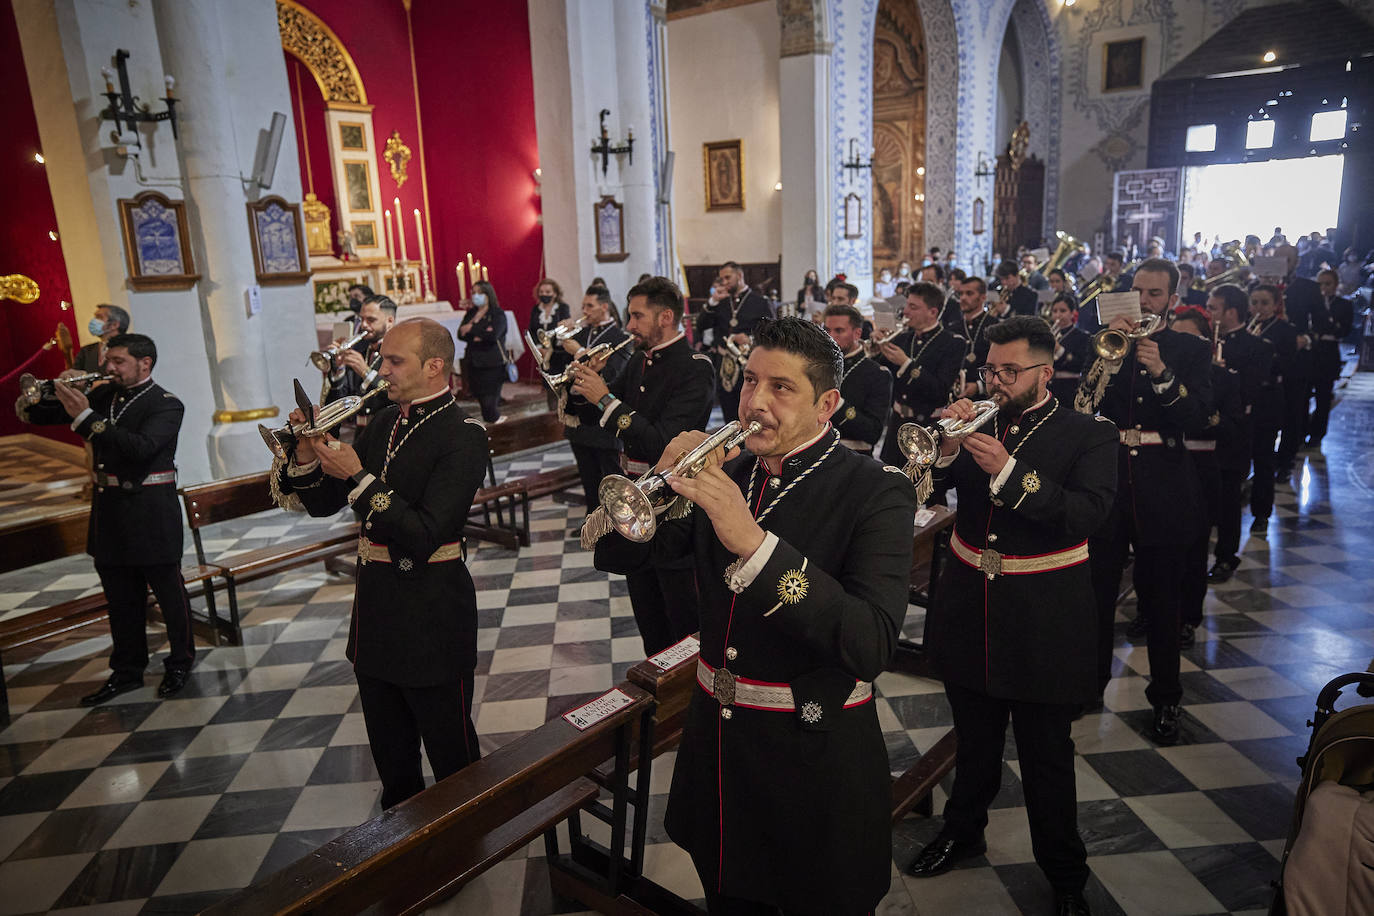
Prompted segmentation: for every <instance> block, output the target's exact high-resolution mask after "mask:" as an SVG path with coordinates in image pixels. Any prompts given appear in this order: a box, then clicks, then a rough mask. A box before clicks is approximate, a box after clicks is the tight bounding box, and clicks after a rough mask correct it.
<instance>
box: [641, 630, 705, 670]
mask: <svg viewBox="0 0 1374 916" xmlns="http://www.w3.org/2000/svg"><path fill="white" fill-rule="evenodd" d="M700 649H701V640H699V639H697V638H696V637H695V636H684V637H683V638H682V640H681V641H680V642H675V643H673V644H672V645H671V646H669V647H668V648H666V649H664V650H663V651H662V652H660V653H658V654H657V655H651V656H649V664H651V665H653V666H654V667H655V668H657V669H658V670H660V671H667V670H668V669H669V668H676V667H677V666H678V665H680V664H682V663H683V662H685V661H688V660H689V659H691V658H694V657H695V656H696V654H697V652H698V651H700Z"/></svg>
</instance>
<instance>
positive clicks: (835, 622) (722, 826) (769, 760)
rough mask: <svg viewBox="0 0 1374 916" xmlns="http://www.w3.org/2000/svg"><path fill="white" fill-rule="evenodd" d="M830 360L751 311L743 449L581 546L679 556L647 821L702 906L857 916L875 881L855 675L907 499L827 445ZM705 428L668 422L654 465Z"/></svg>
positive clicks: (898, 553)
mask: <svg viewBox="0 0 1374 916" xmlns="http://www.w3.org/2000/svg"><path fill="white" fill-rule="evenodd" d="M842 365H843V358H842V356H841V354H840V350H839V347H838V346H836V344H835V343H834V341H832V340H831V339H830V337H829V336H828V335H827V334H826V332H825V331H824V330H823V329H822V328H820V327H818V326H817V325H815V324H813V323H812V322H809V321H806V320H804V319H800V318H792V317H789V318H781V319H777V320H775V321H774V320H768V319H764V320H761V321H760V322H759V323H758V324H757V325H756V326H755V328H754V348H753V350H752V351H751V352H750V354H749V359H748V361H747V363H746V364H745V367H744V372H743V379H742V385H741V388H740V394H741V398H740V406H739V413H738V417H737V418H736V417H732V418H730V419H738V420H739V422H740V423H741V424H746V425H747V424H749V423H750V422H751V421H757V422H758V423H760V424H761V426H762V428H761V429H760V431H758V432H757V433H755V434H754V435H751V436H749V437H748V438H747V439H745V443H744V444H745V447H746V448H747V449H748V450H749V454H748V455H743V456H740V457H738V458H734V456H733V454H732V455H728V456H720V455H719V454H717V455H716V456H715V457H714V458H713V459H712V460H711V462H710V463H709V464H708V466H707V468H706V469H705V470H704V471H702V472H701V473H700V474H698V475H697V476H695V477H693V478H690V479H689V478H678V477H674V478H672V480H671V486H672V488H673V490H675V491H676V492H677V494H679V495H680V496H683V497H686V499H688V500H690V504H689V505H691V506H692V508H691V509H690V511H689V513H688V514H687V516H686V517H684V518H679V519H676V520H669V518H668V516H671V515H672V512H669V513H668V514H667V515H665V516H663V517H662V520H661V521H660V522H659V527H658V533H657V535H656V536H655V537H654V538H652V539H651V540H650V541H648V542H646V543H635V542H632V541H630V540H628V539H626V538H624V537H622V536H621V535H619V534H618V533H615V532H612V533H611V534H609V535H607V536H605V537H603V538H601V539H600V541H599V542H598V543H597V544H596V566H597V568H598V569H602V570H607V571H611V572H619V573H626V574H630V573H635V572H638V571H642V570H646V569H653V568H655V567H657V566H658V565H660V564H665V563H674V562H676V561H678V560H679V559H681V558H684V557H685V558H688V559H690V560H691V561H692V562H693V565H694V569H695V574H696V580H697V582H698V586H699V588H700V593H701V651H700V655H699V657H698V663H697V683H698V685H699V687H698V689H696V690H694V691H693V695H692V700H691V704H690V706H689V709H688V712H687V720H686V725H685V729H684V733H683V739H682V744H681V746H680V748H679V750H678V753H677V763H676V765H675V767H674V771H673V782H672V790H671V793H670V795H669V801H668V810H667V817H666V820H665V825H666V827H667V831H668V835H669V836H670V837H671V838H672V839H673V840H674V841H675V842H676V843H678V845H680V846H682V847H683V848H684V849H685V850H687V851H688V853H690V854H691V856H692V860H693V863H694V864H695V866H696V869H697V873H698V875H700V877H701V883H702V886H703V888H704V889H705V891H706V901H707V906H708V908H709V910H710V912H711V913H744V912H748V913H753V912H760V913H764V912H777V910H778V909H781V910H783V911H785V912H787V913H811V914H825V916H845V914H856V916H857V914H860V913H867V912H869V911H871V910H872V909H873V908H874V907H875V906H876V904H877V903H878V901H879V900H880V899H881V898H882V897H883V895H884V894H885V893H886V892H887V890H888V887H889V885H890V883H891V868H892V865H891V861H892V848H891V845H892V842H891V841H892V834H891V824H890V810H891V788H890V777H889V775H888V759H887V749H886V745H885V743H884V741H883V735H882V729H881V727H880V725H879V723H878V717H877V713H876V710H875V709H874V704H873V702H872V699H873V684H872V682H873V679H874V678H875V677H877V675H878V674H879V673H880V672H881V671H882V670H883V668H884V667H885V666H886V665H887V663H888V661H889V659H890V658H891V657H892V654H893V651H894V649H895V648H896V644H897V636H898V630H899V628H900V626H901V622H902V618H903V617H904V616H905V614H906V604H907V588H908V577H909V574H910V567H911V542H912V536H913V531H914V516H915V510H916V497H915V492H914V490H913V488H912V486H911V483H910V481H909V480H907V479H906V477H905V476H904V475H902V474H901V473H886V472H885V471H884V469H883V468H882V467H881V466H880V465H879V464H878V463H877V462H874V461H873V460H872V459H870V458H867V457H865V456H862V455H859V454H857V453H856V452H853V451H851V450H849V449H847V448H845V447H844V446H843V445H841V444H840V441H839V433H837V432H836V431H835V429H834V428H833V427H832V426H831V422H830V421H831V416H832V415H833V414H834V412H835V409H836V407H837V405H838V403H839V397H840V394H839V391H838V385H839V377H840V374H841V372H842V371H843V370H842ZM704 439H705V434H704V433H703V432H700V431H695V430H694V431H690V432H685V433H682V434H680V435H678V436H677V437H676V438H674V439H673V440H672V441H671V442H669V443H668V445H667V448H665V449H664V450H663V453H662V457H660V458H659V459H658V464H657V467H658V468H659V469H660V470H663V469H666V468H668V467H670V466H671V465H672V464H673V463H674V462H675V461H676V459H677V458H678V456H680V455H681V454H683V453H684V452H687V451H690V450H692V449H693V448H695V447H696V446H698V445H700V444H701V442H702V441H703V440H704ZM722 457H724V458H727V459H733V460H727V461H726V462H725V463H724V465H723V466H722V465H721V464H720V463H719V462H720V459H721V458H722ZM886 470H887V471H895V470H896V469H895V468H888V469H886ZM803 764H804V765H803Z"/></svg>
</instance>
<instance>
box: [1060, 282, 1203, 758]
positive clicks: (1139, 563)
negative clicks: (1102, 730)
mask: <svg viewBox="0 0 1374 916" xmlns="http://www.w3.org/2000/svg"><path fill="white" fill-rule="evenodd" d="M1132 282H1133V287H1134V289H1135V291H1136V293H1137V294H1139V296H1140V309H1141V314H1142V316H1144V315H1146V314H1153V315H1158V316H1160V317H1161V318H1162V317H1164V316H1166V315H1168V314H1169V313H1170V312H1171V311H1172V310H1173V307H1174V305H1175V304H1177V301H1178V294H1177V292H1176V291H1177V289H1178V269H1177V268H1175V267H1174V265H1173V263H1172V262H1169V261H1165V260H1163V259H1161V258H1151V259H1148V260H1146V261H1144V262H1142V263H1141V265H1140V269H1139V270H1137V271H1136V272H1135V275H1134V277H1133V281H1132ZM1110 326H1111V327H1113V328H1115V329H1116V330H1118V331H1121V332H1122V333H1123V334H1128V333H1130V332H1131V331H1133V330H1134V329H1135V325H1134V323H1133V322H1131V321H1130V319H1128V318H1126V317H1125V316H1121V315H1119V316H1117V317H1116V318H1114V319H1112V323H1111V325H1110ZM1131 351H1133V352H1128V353H1127V354H1126V355H1125V357H1124V358H1123V359H1121V360H1117V361H1115V362H1109V361H1106V360H1103V359H1102V358H1101V357H1098V359H1097V360H1096V361H1095V362H1094V363H1093V365H1092V366H1090V367H1089V368H1088V371H1087V372H1086V373H1085V375H1084V380H1083V385H1084V388H1083V389H1082V390H1081V391H1080V395H1082V394H1084V393H1087V394H1089V395H1090V397H1088V398H1087V399H1086V400H1085V402H1084V403H1083V404H1082V405H1081V409H1083V410H1085V412H1093V411H1094V410H1095V411H1096V413H1098V414H1099V415H1100V416H1103V417H1106V418H1107V419H1109V420H1111V421H1112V422H1113V423H1115V424H1116V426H1117V428H1118V429H1119V430H1120V446H1119V447H1118V449H1117V452H1118V466H1117V481H1118V487H1117V491H1116V501H1115V503H1114V504H1113V507H1112V512H1111V515H1110V516H1109V517H1108V519H1107V522H1106V524H1104V525H1103V526H1102V527H1101V528H1100V529H1099V530H1098V531H1097V533H1096V534H1095V535H1094V537H1093V539H1092V542H1091V550H1092V563H1091V566H1092V573H1093V584H1094V590H1095V591H1096V595H1097V607H1098V615H1099V616H1098V640H1099V641H1098V678H1099V681H1100V683H1101V685H1102V688H1103V689H1104V690H1105V689H1106V686H1107V682H1108V681H1109V680H1110V678H1111V656H1112V623H1113V621H1114V620H1115V617H1116V601H1117V596H1118V594H1120V588H1121V576H1122V573H1123V572H1124V571H1125V567H1126V560H1127V556H1128V554H1129V552H1130V550H1131V548H1132V547H1134V550H1135V565H1134V566H1133V568H1132V578H1133V581H1134V583H1135V591H1136V597H1137V600H1138V606H1139V613H1140V614H1141V615H1142V616H1143V617H1144V618H1145V619H1146V620H1147V621H1148V622H1149V659H1150V684H1149V686H1148V687H1146V688H1145V698H1146V699H1147V700H1149V702H1150V704H1151V705H1152V706H1153V707H1154V716H1153V719H1152V721H1151V726H1150V734H1151V736H1152V737H1153V738H1154V739H1155V740H1156V741H1157V742H1159V743H1161V744H1172V743H1173V742H1175V741H1176V740H1178V717H1179V715H1180V710H1179V704H1180V702H1181V700H1182V698H1183V687H1182V684H1181V682H1180V681H1179V656H1178V634H1179V629H1180V627H1181V626H1182V622H1181V620H1180V617H1179V614H1180V600H1181V596H1180V594H1181V593H1180V589H1181V588H1182V582H1183V572H1184V569H1185V560H1186V555H1187V550H1188V547H1189V545H1190V544H1192V543H1194V541H1195V539H1196V538H1197V536H1198V534H1199V533H1200V532H1201V530H1202V528H1203V526H1204V525H1205V519H1206V509H1205V502H1204V499H1203V495H1202V489H1201V484H1200V483H1199V481H1198V478H1197V473H1196V471H1195V470H1194V468H1193V463H1192V461H1191V460H1190V459H1189V457H1188V450H1187V447H1186V446H1185V444H1184V436H1185V435H1186V434H1188V433H1191V432H1196V431H1199V430H1202V429H1204V428H1205V427H1206V425H1207V418H1208V417H1209V416H1210V415H1211V413H1212V409H1213V408H1212V381H1211V370H1210V368H1209V367H1210V364H1211V361H1212V360H1211V354H1210V352H1209V348H1208V346H1207V344H1206V343H1204V342H1203V341H1201V340H1198V339H1197V338H1196V337H1191V336H1188V335H1184V334H1180V333H1178V332H1176V331H1171V330H1168V329H1167V328H1166V329H1164V330H1160V331H1156V332H1155V333H1154V335H1152V336H1150V337H1143V338H1140V339H1138V340H1135V341H1133V345H1132V347H1131ZM1098 392H1100V394H1099V393H1098Z"/></svg>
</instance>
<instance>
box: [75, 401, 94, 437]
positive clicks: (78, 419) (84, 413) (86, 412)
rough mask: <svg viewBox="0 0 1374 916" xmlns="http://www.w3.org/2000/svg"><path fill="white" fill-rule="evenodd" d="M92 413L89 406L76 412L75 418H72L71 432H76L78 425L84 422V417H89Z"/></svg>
mask: <svg viewBox="0 0 1374 916" xmlns="http://www.w3.org/2000/svg"><path fill="white" fill-rule="evenodd" d="M92 413H93V411H92V410H91V408H89V407H87V408H86V409H85V410H83V411H81V413H79V414H77V415H76V419H75V420H72V432H76V428H77V427H78V426H80V425H81V424H82V423H84V422H86V418H87V417H89V416H90V415H91V414H92Z"/></svg>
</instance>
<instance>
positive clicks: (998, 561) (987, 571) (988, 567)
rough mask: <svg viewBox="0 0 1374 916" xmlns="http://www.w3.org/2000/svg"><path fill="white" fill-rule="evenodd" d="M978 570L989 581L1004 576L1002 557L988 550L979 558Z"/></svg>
mask: <svg viewBox="0 0 1374 916" xmlns="http://www.w3.org/2000/svg"><path fill="white" fill-rule="evenodd" d="M978 568H979V569H980V570H982V572H983V575H985V576H987V577H988V579H996V578H997V577H998V576H1000V575H1001V574H1002V555H1001V554H1000V553H998V552H997V551H995V550H993V549H991V548H988V549H987V550H984V551H983V552H982V554H981V555H979V557H978Z"/></svg>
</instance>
